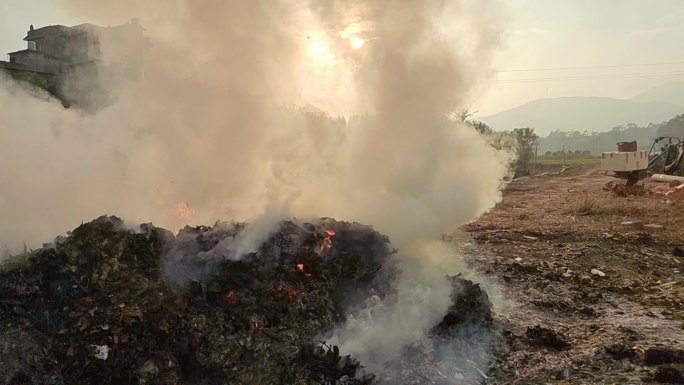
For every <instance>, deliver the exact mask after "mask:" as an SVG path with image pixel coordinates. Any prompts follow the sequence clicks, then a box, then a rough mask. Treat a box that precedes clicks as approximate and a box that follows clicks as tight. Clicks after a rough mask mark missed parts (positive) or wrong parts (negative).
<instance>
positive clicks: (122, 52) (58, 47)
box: [0, 19, 148, 108]
mask: <svg viewBox="0 0 684 385" xmlns="http://www.w3.org/2000/svg"><path fill="white" fill-rule="evenodd" d="M143 31H144V29H143V28H142V26H141V25H140V22H139V21H138V20H137V19H133V20H131V21H130V22H129V23H126V24H122V25H117V26H113V27H100V26H97V25H93V24H80V25H76V26H73V27H66V26H63V25H51V26H47V27H42V28H37V29H34V28H33V26H31V27H30V28H29V31H28V32H27V35H26V37H25V38H24V40H25V41H26V42H27V47H26V49H24V50H21V51H16V52H11V53H9V54H8V55H9V61H8V62H4V61H0V69H4V70H5V71H6V72H9V73H10V74H11V75H13V76H14V77H16V78H27V77H28V78H30V79H32V80H35V79H38V80H39V81H41V82H44V84H45V85H46V88H47V89H48V90H49V91H50V92H51V93H53V94H54V95H56V96H58V97H59V98H60V99H62V101H63V102H65V104H76V105H79V106H81V107H84V108H96V107H98V106H100V105H101V104H102V103H103V102H105V101H106V100H105V99H106V94H107V92H106V90H107V88H108V87H110V86H112V85H114V84H116V83H118V82H121V81H131V80H140V79H141V78H142V77H143V51H144V50H145V48H146V47H147V46H148V43H147V39H146V38H145V37H143Z"/></svg>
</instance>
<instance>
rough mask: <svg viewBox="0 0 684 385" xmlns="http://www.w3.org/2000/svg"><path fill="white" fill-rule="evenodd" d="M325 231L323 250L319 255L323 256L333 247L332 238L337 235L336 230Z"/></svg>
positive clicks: (319, 251)
mask: <svg viewBox="0 0 684 385" xmlns="http://www.w3.org/2000/svg"><path fill="white" fill-rule="evenodd" d="M323 231H324V232H325V238H324V239H323V243H321V248H320V249H319V250H318V255H323V253H325V252H326V251H328V250H329V249H330V248H331V247H332V237H333V235H335V231H334V230H330V229H325V230H323Z"/></svg>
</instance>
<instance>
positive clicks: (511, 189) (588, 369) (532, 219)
mask: <svg viewBox="0 0 684 385" xmlns="http://www.w3.org/2000/svg"><path fill="white" fill-rule="evenodd" d="M545 171H547V170H545ZM611 181H613V182H615V181H617V179H615V178H613V177H610V176H606V175H604V174H603V173H602V172H601V171H600V170H599V168H598V166H597V165H577V166H573V167H571V168H569V169H567V170H565V171H564V172H563V173H560V174H557V175H554V174H553V172H551V173H549V172H547V174H546V175H537V176H531V177H528V178H521V179H518V180H515V181H513V182H511V183H510V184H509V185H508V186H507V188H506V190H505V192H504V195H503V200H502V202H501V203H500V204H498V205H497V206H496V207H495V208H494V209H493V210H491V212H489V213H487V214H486V215H484V216H482V217H481V218H479V219H478V220H477V221H476V222H474V223H471V224H469V225H468V226H466V228H465V230H466V232H467V233H468V234H469V235H470V237H471V238H472V240H471V241H470V242H469V243H467V244H466V246H465V247H464V252H465V254H466V255H467V258H468V260H469V262H470V264H471V265H472V266H474V267H475V268H476V269H477V270H478V271H480V272H481V273H483V274H485V275H488V276H489V277H490V278H491V279H492V280H495V281H496V282H498V283H499V284H500V285H501V286H502V287H503V288H504V292H505V294H506V301H505V304H504V306H499V307H498V309H497V312H496V321H497V323H498V324H499V327H500V333H501V335H500V339H499V344H498V347H497V349H496V351H495V360H494V363H493V366H492V368H491V370H490V376H489V378H488V379H487V381H486V383H488V384H618V383H619V384H642V383H658V382H661V383H662V382H668V381H669V382H677V381H678V379H677V378H678V377H677V375H678V374H681V372H682V371H684V363H682V362H678V361H682V360H680V359H679V358H681V357H684V356H682V354H684V353H682V352H681V351H678V349H679V350H681V349H684V277H683V275H682V272H683V271H684V257H682V254H681V251H680V250H677V249H676V247H678V246H681V245H684V211H683V208H684V199H682V198H683V197H684V191H681V190H680V191H679V192H677V193H670V194H669V195H667V196H666V195H665V193H666V192H667V191H670V190H673V189H672V188H670V187H669V186H668V185H666V184H665V185H663V184H657V183H652V182H650V181H648V180H646V181H644V182H643V183H642V185H643V189H642V192H645V194H644V195H641V196H627V197H619V196H616V195H615V194H614V193H613V192H612V191H604V189H603V188H604V186H605V185H606V184H607V183H608V182H611ZM624 222H634V223H632V224H625V223H624ZM649 224H656V225H661V226H662V228H659V227H657V226H655V227H654V228H651V226H643V225H649ZM663 351H664V352H665V353H662V352H663ZM661 353H662V354H664V356H663V357H665V359H662V360H655V361H653V360H650V359H649V357H650V356H653V355H654V354H655V355H658V354H661ZM662 354H661V355H662ZM668 354H669V355H668ZM658 357H660V356H658ZM678 371H679V372H678ZM680 378H681V377H680Z"/></svg>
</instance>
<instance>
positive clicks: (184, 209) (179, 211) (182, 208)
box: [176, 202, 192, 218]
mask: <svg viewBox="0 0 684 385" xmlns="http://www.w3.org/2000/svg"><path fill="white" fill-rule="evenodd" d="M191 214H192V209H190V205H189V204H188V203H187V202H182V203H179V204H177V205H176V215H177V216H179V217H180V218H187V217H189V216H190V215H191Z"/></svg>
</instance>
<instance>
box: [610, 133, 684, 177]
mask: <svg viewBox="0 0 684 385" xmlns="http://www.w3.org/2000/svg"><path fill="white" fill-rule="evenodd" d="M617 147H618V149H617V151H612V152H604V153H602V154H601V170H603V171H612V172H613V175H614V176H615V177H617V178H621V179H625V180H626V181H627V182H626V183H627V185H628V186H630V185H633V184H635V183H636V182H638V181H639V180H641V179H643V178H646V177H648V176H650V175H653V174H665V175H679V176H681V175H684V162H682V159H683V158H684V143H683V142H682V141H681V140H680V139H679V138H676V137H671V136H659V137H657V138H655V139H654V140H653V143H652V144H651V147H650V148H649V150H648V151H646V150H638V149H637V143H636V142H620V143H618V145H617Z"/></svg>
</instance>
